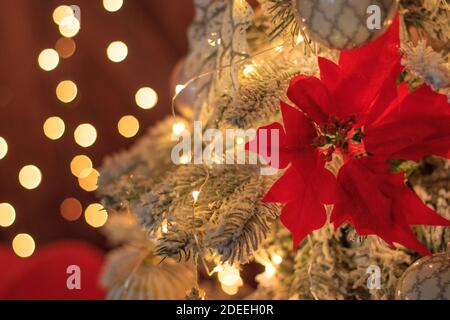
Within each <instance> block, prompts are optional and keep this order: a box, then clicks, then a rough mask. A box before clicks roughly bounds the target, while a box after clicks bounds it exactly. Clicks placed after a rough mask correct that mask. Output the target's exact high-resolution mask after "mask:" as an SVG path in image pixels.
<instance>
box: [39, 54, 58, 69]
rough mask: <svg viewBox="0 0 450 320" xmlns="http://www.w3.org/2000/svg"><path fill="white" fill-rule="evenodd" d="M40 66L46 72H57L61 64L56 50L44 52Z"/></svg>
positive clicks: (40, 57)
mask: <svg viewBox="0 0 450 320" xmlns="http://www.w3.org/2000/svg"><path fill="white" fill-rule="evenodd" d="M38 64H39V67H41V68H42V69H43V70H45V71H52V70H55V69H56V67H57V66H58V64H59V54H58V52H57V51H56V50H54V49H45V50H43V51H42V52H41V53H40V54H39V57H38Z"/></svg>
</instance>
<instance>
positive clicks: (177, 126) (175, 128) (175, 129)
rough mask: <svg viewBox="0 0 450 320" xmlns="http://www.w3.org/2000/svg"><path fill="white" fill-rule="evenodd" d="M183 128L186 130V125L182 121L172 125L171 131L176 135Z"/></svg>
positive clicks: (181, 131)
mask: <svg viewBox="0 0 450 320" xmlns="http://www.w3.org/2000/svg"><path fill="white" fill-rule="evenodd" d="M184 130H186V125H185V124H184V123H183V122H178V123H175V124H174V125H173V127H172V131H173V133H174V134H175V135H176V136H180V135H181V134H182V133H183V131H184Z"/></svg>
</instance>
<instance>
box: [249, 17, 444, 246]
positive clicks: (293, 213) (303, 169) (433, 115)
mask: <svg viewBox="0 0 450 320" xmlns="http://www.w3.org/2000/svg"><path fill="white" fill-rule="evenodd" d="M398 26H399V22H398V18H397V19H396V20H395V21H394V23H393V25H392V26H391V28H390V29H389V30H388V31H387V32H386V33H385V34H384V35H383V36H382V37H381V38H379V39H378V40H376V41H374V42H373V43H372V44H370V45H368V46H366V47H363V48H361V49H356V50H352V51H347V52H343V53H342V54H341V58H340V62H339V65H336V64H335V63H333V62H332V61H329V60H327V59H323V58H319V66H320V79H318V78H315V77H309V76H304V75H301V76H298V77H296V78H294V79H293V80H292V81H291V84H290V86H289V89H288V97H289V99H290V100H291V101H292V102H293V103H294V104H295V105H296V107H297V108H294V107H291V106H289V105H287V104H284V103H282V104H281V111H282V115H283V122H284V129H283V126H281V124H278V123H275V124H272V125H270V126H267V127H264V128H260V130H262V129H269V130H270V129H278V130H280V132H281V134H280V142H279V149H280V150H279V156H280V162H279V164H280V165H279V166H278V167H279V168H286V167H287V166H288V165H289V164H291V166H290V167H289V168H288V169H287V171H286V172H285V174H284V175H283V176H282V177H281V178H280V179H279V180H278V181H277V182H276V183H275V184H274V186H273V187H272V188H271V190H270V191H269V192H268V194H267V195H266V197H265V199H264V201H267V202H277V203H282V204H284V208H283V210H282V214H281V219H282V221H283V223H284V224H285V226H286V227H287V228H288V229H289V230H290V231H291V232H292V234H293V238H294V246H296V245H298V244H299V243H300V242H301V241H302V240H303V239H304V238H305V236H307V235H308V234H309V233H310V232H312V231H314V230H317V229H319V228H321V227H323V225H324V224H325V223H326V219H327V216H326V212H325V207H324V205H325V204H333V205H334V206H333V211H332V214H331V216H330V221H331V222H332V223H333V224H334V226H335V227H336V228H337V227H339V226H340V225H342V223H345V222H348V223H350V224H352V225H353V226H354V228H355V229H356V231H357V232H358V233H359V234H361V235H372V234H374V235H378V236H379V237H381V238H382V239H384V240H385V241H386V242H387V243H388V244H390V245H391V246H393V245H394V243H398V244H402V245H404V246H407V247H409V248H411V249H414V250H416V251H418V252H420V253H422V254H428V250H427V249H426V248H425V247H424V246H423V245H422V244H421V243H420V242H419V241H418V240H417V239H416V237H415V235H414V233H413V232H412V230H411V225H417V224H427V225H450V222H449V221H447V220H445V219H443V218H442V217H440V216H439V215H438V214H436V213H435V212H434V211H432V210H431V209H429V208H428V207H426V206H425V205H424V204H423V203H422V202H421V201H420V200H419V199H418V198H417V197H416V195H415V194H414V193H413V192H412V191H411V190H410V189H409V188H408V187H407V186H406V185H405V182H404V179H405V178H404V175H403V174H391V173H390V172H389V169H390V167H389V164H388V160H390V159H399V160H407V159H408V160H419V159H421V158H423V157H424V156H427V155H439V156H444V157H448V156H449V150H450V148H449V146H450V126H449V124H450V109H449V104H448V101H447V97H445V96H443V95H440V94H437V93H435V92H433V91H432V90H431V89H430V88H429V87H428V86H426V85H424V86H422V87H420V88H419V89H417V90H415V91H414V92H412V93H411V92H409V91H408V89H407V88H406V85H405V84H402V85H400V86H399V87H398V86H397V84H396V81H397V78H398V76H399V74H400V72H401V70H402V68H401V65H400V59H401V54H400V51H399V43H400V41H399V27H398ZM264 148H267V145H264V144H262V143H260V145H259V146H258V150H254V151H261V150H262V149H263V150H264ZM334 156H339V157H342V158H343V159H344V165H343V167H342V168H341V169H340V171H339V173H338V175H337V178H335V177H334V176H333V175H332V174H331V172H330V171H329V170H327V169H326V168H325V163H326V162H327V161H332V159H333V157H334Z"/></svg>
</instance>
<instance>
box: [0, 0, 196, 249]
mask: <svg viewBox="0 0 450 320" xmlns="http://www.w3.org/2000/svg"><path fill="white" fill-rule="evenodd" d="M61 4H76V5H78V6H80V8H81V11H82V12H81V13H82V14H81V31H80V33H79V34H78V35H77V36H76V37H75V38H74V39H75V41H76V44H77V51H76V53H75V55H74V56H73V57H72V58H70V59H67V60H61V62H60V65H59V66H58V68H57V69H56V70H54V71H52V72H44V71H43V70H42V69H40V68H39V66H38V64H37V57H38V55H39V53H40V52H41V51H42V50H43V49H45V48H51V47H54V44H55V43H56V41H57V40H58V39H59V38H60V35H59V32H58V28H57V26H56V25H55V24H54V22H53V20H52V13H53V10H54V9H55V8H56V7H57V6H59V5H61ZM192 16H193V8H192V2H191V1H190V0H164V1H156V0H145V1H144V0H125V1H124V6H123V7H122V9H121V10H119V11H118V12H115V13H110V12H107V11H106V10H105V9H104V8H103V6H102V1H101V0H70V1H64V0H58V1H56V0H45V1H43V0H2V1H1V3H0V136H2V137H4V138H5V139H6V140H7V142H8V144H9V152H8V154H7V156H6V158H4V159H3V160H0V203H1V202H9V203H11V204H12V205H13V206H14V207H15V209H16V213H17V218H16V221H15V223H14V225H13V226H11V227H9V228H0V242H4V243H5V244H7V245H8V246H10V243H11V241H12V239H13V237H14V236H15V235H16V234H17V233H21V232H26V233H29V234H31V235H32V236H33V237H34V239H35V241H36V245H37V249H38V250H39V248H40V247H42V246H43V245H45V244H48V243H50V242H52V241H54V240H58V239H66V238H75V239H83V240H87V241H90V242H92V243H94V244H96V245H100V246H103V245H104V241H103V239H102V237H101V236H100V235H99V233H98V232H97V230H95V229H93V228H91V227H89V226H88V225H87V224H86V222H85V221H84V219H83V218H81V219H80V220H78V221H77V222H68V221H66V220H64V219H63V218H62V217H61V215H60V213H59V205H60V204H61V202H62V201H63V200H64V199H65V198H67V197H76V198H78V199H79V200H80V201H81V202H82V204H83V207H84V208H85V207H86V206H87V205H88V204H89V203H92V202H95V201H96V198H95V195H93V194H89V193H87V192H85V191H83V190H81V189H80V188H79V187H78V183H77V180H76V178H75V177H73V176H72V175H71V174H70V168H69V165H70V161H71V159H72V158H73V157H74V156H75V155H77V154H87V155H89V156H90V157H91V159H92V160H93V161H94V165H95V166H99V165H100V164H101V162H102V159H103V158H104V157H105V156H106V155H108V154H111V153H113V152H116V151H118V150H119V149H121V148H126V147H128V146H130V145H131V144H132V143H133V142H134V141H135V140H134V139H130V140H128V139H125V138H122V137H121V136H120V135H119V134H118V132H117V127H116V126H117V121H118V120H119V119H120V118H121V117H122V116H124V115H127V114H132V115H135V116H136V117H137V118H138V119H139V121H140V123H141V131H140V134H142V133H143V132H144V131H145V128H146V127H148V126H150V125H151V124H153V123H154V122H155V121H156V120H157V119H160V118H162V117H163V116H164V115H165V114H167V113H168V112H169V99H170V96H169V89H168V83H169V77H170V73H171V70H172V68H173V66H174V64H175V63H176V62H177V61H178V59H179V58H181V57H182V56H183V55H184V54H185V53H186V51H187V40H186V29H187V27H188V25H189V23H190V22H191V19H192ZM116 40H121V41H124V42H125V43H126V44H127V45H128V49H129V54H128V58H127V59H126V60H125V61H124V62H122V63H119V64H115V63H112V62H111V61H109V60H108V59H107V57H106V53H105V52H106V48H107V46H108V44H109V43H111V42H112V41H116ZM65 79H72V80H74V81H75V82H76V84H77V85H78V89H79V94H78V98H77V100H76V101H75V102H74V103H72V104H69V105H63V104H62V103H60V102H58V100H57V99H56V97H55V88H56V85H57V84H58V82H59V81H61V80H65ZM142 86H150V87H152V88H154V89H155V90H156V91H157V92H158V94H159V98H160V100H159V101H160V102H159V103H158V106H157V107H156V108H154V109H152V110H147V111H146V110H142V109H140V108H138V107H137V106H136V104H135V102H134V94H135V92H136V91H137V90H138V89H139V88H140V87H142ZM55 115H57V116H60V117H62V118H63V119H64V121H65V123H66V133H65V135H64V137H63V138H62V139H61V140H58V141H56V142H54V141H50V140H49V139H47V138H46V137H45V136H44V134H43V130H42V125H43V123H44V121H45V120H46V119H47V118H48V117H50V116H55ZM84 122H89V123H92V124H93V125H95V127H96V128H97V131H98V140H97V142H96V144H95V145H94V146H93V147H91V148H89V149H83V148H81V147H79V146H77V145H76V144H75V142H74V139H73V131H74V129H75V128H76V126H77V125H79V124H81V123H84ZM27 164H34V165H37V166H38V167H39V168H40V169H41V171H42V174H43V181H42V184H41V185H40V186H39V188H38V189H36V190H33V191H28V190H25V189H24V188H22V187H21V186H20V185H19V182H18V178H17V177H18V172H19V170H20V168H21V167H22V166H24V165H27Z"/></svg>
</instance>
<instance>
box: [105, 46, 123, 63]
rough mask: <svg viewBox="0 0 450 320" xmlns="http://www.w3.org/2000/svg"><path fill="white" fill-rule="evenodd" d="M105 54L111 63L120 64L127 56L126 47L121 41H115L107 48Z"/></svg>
mask: <svg viewBox="0 0 450 320" xmlns="http://www.w3.org/2000/svg"><path fill="white" fill-rule="evenodd" d="M106 54H107V56H108V59H109V60H111V61H112V62H116V63H118V62H122V61H123V60H125V59H126V58H127V56H128V47H127V45H126V44H125V43H123V42H122V41H115V42H112V43H111V44H110V45H109V46H108V49H107V50H106Z"/></svg>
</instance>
